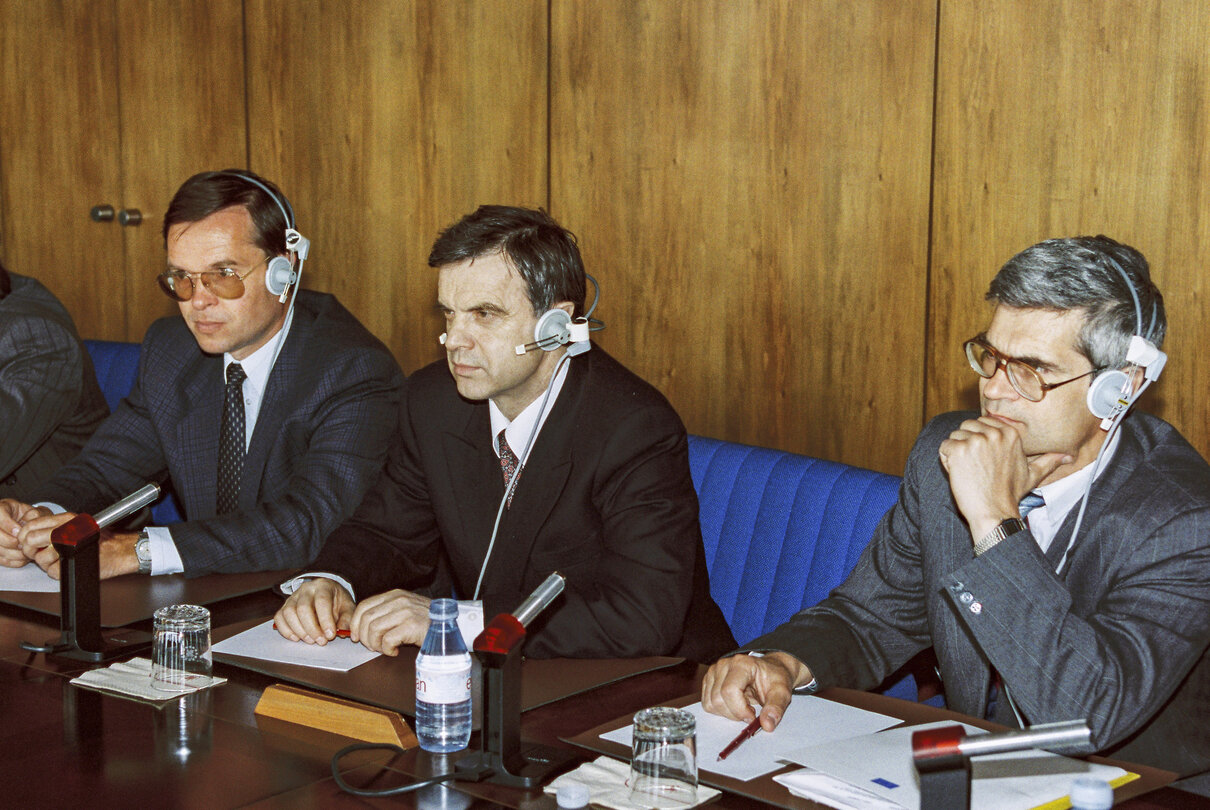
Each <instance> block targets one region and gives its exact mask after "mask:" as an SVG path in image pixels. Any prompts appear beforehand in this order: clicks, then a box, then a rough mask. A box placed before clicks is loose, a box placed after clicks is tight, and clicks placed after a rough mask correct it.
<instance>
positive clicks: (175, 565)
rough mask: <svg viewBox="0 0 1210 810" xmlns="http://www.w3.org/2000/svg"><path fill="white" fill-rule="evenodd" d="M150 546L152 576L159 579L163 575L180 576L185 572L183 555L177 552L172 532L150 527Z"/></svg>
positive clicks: (147, 530)
mask: <svg viewBox="0 0 1210 810" xmlns="http://www.w3.org/2000/svg"><path fill="white" fill-rule="evenodd" d="M143 531H145V532H147V540H148V541H149V542H148V545H149V546H150V547H151V575H152V576H153V577H158V576H160V575H162V574H180V573H182V572H183V571H184V570H185V563H184V562H183V561H182V560H181V554H180V552H179V551H177V550H176V543H174V542H173V540H172V532H170V531H168V529H166V528H164V527H163V526H148V527H147V528H146V529H144V530H143Z"/></svg>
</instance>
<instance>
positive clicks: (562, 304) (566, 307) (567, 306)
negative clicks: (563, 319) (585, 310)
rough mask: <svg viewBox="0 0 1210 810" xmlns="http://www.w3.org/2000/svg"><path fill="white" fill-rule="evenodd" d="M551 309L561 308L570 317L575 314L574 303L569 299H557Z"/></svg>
mask: <svg viewBox="0 0 1210 810" xmlns="http://www.w3.org/2000/svg"><path fill="white" fill-rule="evenodd" d="M551 309H561V310H563V311H564V312H566V313H567V314H568V315H571V316H572V317H575V314H576V305H575V304H573V303H572V302H570V301H559V302H557V303H555V305H554V306H553V307H551Z"/></svg>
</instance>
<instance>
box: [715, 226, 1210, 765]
mask: <svg viewBox="0 0 1210 810" xmlns="http://www.w3.org/2000/svg"><path fill="white" fill-rule="evenodd" d="M987 298H988V300H989V301H990V302H991V303H992V304H994V310H993V312H992V315H991V320H990V323H989V325H988V327H987V330H986V331H985V332H983V333H982V334H980V335H979V336H977V337H975V338H973V339H972V340H970V341H968V342H967V343H966V344H965V346H964V350H965V360H966V361H968V362H969V364H970V367H971V368H972V370H973V371H974V372H975V373H976V374H977V375H978V376H977V382H978V390H979V399H980V411H979V412H978V413H969V412H967V413H954V414H946V415H943V416H940V417H937V418H936V419H934V420H933V421H932V422H931V423H930V424H929V425H928V426H926V427H925V429H924V431H923V432H922V433H921V434H920V436H919V438H918V439H917V442H916V445H915V447H914V448H913V450H912V453H911V456H910V457H909V460H908V465H907V469H906V471H905V473H904V480H903V485H902V488H901V490H900V497H899V501H898V503H897V504H896V505H895V506H894V507H893V508H892V509H891V511H890V512H888V514H887V515H886V517H884V518H883V520H882V522H881V524H879V526H878V529H877V530H876V532H875V535H874V537H873V539H872V540H871V542H870V545H869V547H868V548H867V549H866V550H865V552H864V553H863V555H862V557H861V559H860V560H859V561H858V563H857V565H856V567H855V568H854V570H853V572H852V573H851V574H850V576H849V578H848V580H847V581H846V582H845V583H844V584H843V585H841V586H840V587H839V588H837V589H836V590H835V591H834V592H833V593H832V594H831V595H829V596H828V598H827V599H825V600H824V601H823V602H821V603H819V604H818V605H816V606H815V607H812V608H809V609H807V610H804V611H802V612H801V613H799V614H798V615H796V616H795V617H793V618H792V619H791V620H790V621H789V622H787V623H786V624H784V625H782V626H781V627H779V628H777V629H776V630H774V631H773V632H772V633H769V634H767V635H766V636H764V637H762V638H758V639H756V640H755V641H753V642H752V643H751V644H750V645H749V646H748V647H747V648H745V650H741V651H740V652H744V651H757V652H763V653H765V654H764V655H763V657H757V656H749V655H733V656H730V657H728V658H725V659H723V660H722V661H720V662H718V663H717V664H716V665H715V666H713V667H712V668H711V669H710V671H709V672H708V673H707V675H706V678H705V681H704V683H703V689H702V700H703V703H704V705H705V707H706V709H707V710H709V711H712V712H715V713H718V714H722V715H725V716H728V717H731V718H733V719H737V720H750V719H752V718H753V717H754V716H755V715H754V712H753V709H751V708H750V707H749V702H750V701H752V702H755V703H757V704H759V705H760V707H761V708H760V709H759V711H760V714H761V723H762V726H763V727H764V728H765V729H766V730H772V729H773V728H774V727H775V726H776V725H777V723H778V722H779V721H780V719H781V717H782V716H783V713H784V712H785V711H786V708H787V706H788V703H789V699H790V695H791V692H792V690H795V689H815V688H819V687H823V686H833V685H835V686H846V687H854V688H859V689H869V688H872V687H874V686H876V685H878V684H879V683H880V682H881V681H882V680H883V679H884V678H885V677H887V676H888V675H890V674H891V673H892V672H894V671H895V670H896V669H898V668H899V667H900V666H902V665H903V664H904V663H905V662H907V661H908V660H909V659H911V658H912V657H913V656H915V655H916V654H917V653H919V652H921V651H923V650H925V649H927V648H929V647H932V648H933V651H934V652H935V654H936V658H937V661H938V664H939V666H938V671H939V674H940V675H941V677H942V681H943V687H944V692H945V699H946V703H947V705H948V706H949V708H951V709H956V710H958V711H960V712H964V713H966V714H970V715H975V716H979V717H985V718H987V719H992V720H995V721H997V722H1000V723H1004V724H1006V725H1012V726H1016V725H1034V724H1039V723H1047V722H1056V721H1062V720H1085V721H1086V722H1087V724H1088V726H1089V727H1090V729H1091V731H1092V744H1091V749H1092V750H1097V751H1101V752H1104V753H1107V754H1110V755H1113V756H1117V757H1120V758H1122V759H1125V760H1128V761H1133V762H1141V763H1144V764H1149V765H1155V766H1159V767H1163V768H1167V769H1171V770H1174V771H1178V772H1180V773H1183V774H1192V773H1198V772H1201V771H1205V770H1207V769H1210V733H1208V732H1207V728H1208V724H1207V721H1208V720H1210V663H1208V659H1207V644H1208V643H1210V467H1208V466H1207V464H1206V462H1205V461H1204V460H1203V459H1202V458H1201V457H1200V456H1199V455H1198V453H1197V451H1196V450H1194V449H1193V448H1192V447H1191V446H1190V445H1189V444H1188V443H1187V442H1186V441H1185V440H1184V439H1183V438H1182V437H1181V436H1180V434H1179V433H1177V431H1176V430H1175V429H1174V428H1173V427H1172V426H1170V425H1168V424H1166V423H1165V422H1163V421H1161V420H1159V419H1157V418H1154V417H1152V416H1149V415H1146V414H1142V413H1134V414H1131V415H1130V416H1129V417H1128V418H1126V417H1125V414H1126V411H1127V410H1128V409H1129V406H1130V405H1131V404H1133V401H1134V399H1135V398H1136V397H1137V393H1138V392H1140V390H1141V388H1143V387H1145V386H1146V385H1147V384H1148V383H1149V382H1150V381H1151V380H1153V379H1154V378H1155V377H1156V376H1158V372H1159V370H1160V369H1161V368H1162V366H1163V359H1164V356H1163V354H1162V353H1161V352H1160V351H1159V349H1158V347H1159V345H1161V344H1162V342H1163V338H1164V332H1165V328H1166V323H1165V317H1164V307H1163V299H1162V298H1161V296H1160V294H1159V291H1158V289H1156V287H1155V285H1154V284H1153V283H1152V282H1151V280H1150V275H1149V270H1148V266H1147V262H1146V260H1145V259H1144V258H1143V256H1142V255H1141V254H1140V253H1139V252H1138V251H1136V250H1134V249H1133V248H1130V247H1127V246H1125V245H1122V244H1119V243H1117V242H1114V241H1113V240H1111V239H1108V238H1106V237H1103V236H1098V237H1080V238H1074V239H1055V240H1050V241H1047V242H1042V243H1040V244H1038V245H1034V246H1033V247H1031V248H1028V249H1026V250H1024V251H1022V252H1021V253H1019V254H1018V255H1016V256H1014V257H1013V258H1012V259H1010V260H1009V261H1008V263H1007V264H1005V265H1004V267H1003V268H1002V269H1001V270H1000V272H999V273H998V274H997V275H996V277H995V279H994V280H993V281H992V284H991V287H990V290H989V292H988V294H987Z"/></svg>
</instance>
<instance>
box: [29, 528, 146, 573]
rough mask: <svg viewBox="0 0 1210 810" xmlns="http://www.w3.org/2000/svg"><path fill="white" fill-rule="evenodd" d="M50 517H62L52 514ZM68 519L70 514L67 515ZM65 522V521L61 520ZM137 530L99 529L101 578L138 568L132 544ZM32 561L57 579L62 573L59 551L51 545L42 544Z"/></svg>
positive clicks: (98, 553)
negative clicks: (109, 530) (112, 530)
mask: <svg viewBox="0 0 1210 810" xmlns="http://www.w3.org/2000/svg"><path fill="white" fill-rule="evenodd" d="M51 517H55V518H58V517H62V515H52V516H51ZM68 519H69V520H70V516H69V517H68ZM63 522H66V521H63ZM138 539H139V535H138V533H137V532H134V533H132V532H121V533H110V532H108V531H105V530H104V529H102V530H101V538H100V541H99V543H98V545H97V556H98V562H99V566H100V570H99V574H100V578H101V579H110V578H112V577H120V576H122V575H123V574H134V573H136V572H137V571H138V570H139V558H138V555H136V554H135V553H134V544H135V543H136V542H137V541H138ZM33 561H34V562H35V563H37V565H38V567H39V568H41V569H42V570H43V571H45V572H46V573H47V575H49V576H50V578H51V579H59V577H60V576H61V575H62V573H61V569H60V565H59V552H57V551H55V547H54V546H53V545H48V546H44V547H42V548H40V549H38V550H37V552H36V553H35V554H34V557H33Z"/></svg>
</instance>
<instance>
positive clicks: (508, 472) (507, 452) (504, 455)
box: [499, 430, 521, 506]
mask: <svg viewBox="0 0 1210 810" xmlns="http://www.w3.org/2000/svg"><path fill="white" fill-rule="evenodd" d="M499 444H500V471H501V472H502V473H503V474H504V487H505V489H507V488H508V485H509V482H511V481H512V480H513V478H514V477H516V476H519V475H520V474H521V470H520V469H519V467H520V463H519V462H518V461H517V454H516V453H514V452H513V449H512V448H511V447H509V446H508V440H507V439H505V438H504V431H503V430H502V431H500V436H499ZM516 491H517V488H516V486H514V487H513V490H512V492H510V493H508V503H507V504H506V505H507V506H512V505H513V493H515V492H516Z"/></svg>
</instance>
